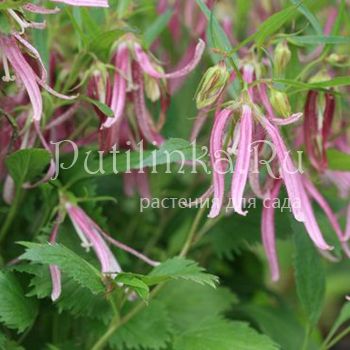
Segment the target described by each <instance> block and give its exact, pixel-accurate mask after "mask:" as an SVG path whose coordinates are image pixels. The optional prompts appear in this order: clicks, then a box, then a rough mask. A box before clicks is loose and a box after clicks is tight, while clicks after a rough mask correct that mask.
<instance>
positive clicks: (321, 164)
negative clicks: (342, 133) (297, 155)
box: [304, 91, 335, 172]
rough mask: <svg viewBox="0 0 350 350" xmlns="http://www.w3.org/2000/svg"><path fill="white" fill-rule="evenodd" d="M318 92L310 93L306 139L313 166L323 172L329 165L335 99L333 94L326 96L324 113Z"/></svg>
mask: <svg viewBox="0 0 350 350" xmlns="http://www.w3.org/2000/svg"><path fill="white" fill-rule="evenodd" d="M319 95H320V94H319V93H318V92H317V91H310V92H309V93H308V96H307V100H306V105H305V113H304V115H305V120H304V138H305V147H306V151H307V154H308V156H309V159H310V161H311V164H312V165H313V166H314V167H315V169H316V170H318V171H320V172H323V171H324V170H325V169H326V168H327V165H328V161H327V155H326V149H327V143H328V138H329V136H330V133H331V130H332V129H331V126H332V121H333V118H334V113H335V98H334V96H333V94H332V93H331V92H326V93H325V94H324V100H325V107H324V111H323V112H321V111H319V108H318V97H319Z"/></svg>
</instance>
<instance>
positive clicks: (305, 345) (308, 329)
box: [301, 323, 311, 350]
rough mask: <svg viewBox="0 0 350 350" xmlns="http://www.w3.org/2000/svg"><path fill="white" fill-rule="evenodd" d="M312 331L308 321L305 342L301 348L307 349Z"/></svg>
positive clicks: (302, 349)
mask: <svg viewBox="0 0 350 350" xmlns="http://www.w3.org/2000/svg"><path fill="white" fill-rule="evenodd" d="M310 333H311V327H310V324H309V323H308V324H307V326H306V330H305V338H304V342H303V346H302V348H301V350H307V347H308V344H309V336H310Z"/></svg>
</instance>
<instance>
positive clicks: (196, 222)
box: [179, 206, 206, 257]
mask: <svg viewBox="0 0 350 350" xmlns="http://www.w3.org/2000/svg"><path fill="white" fill-rule="evenodd" d="M205 209H206V208H205V207H204V206H203V207H202V208H200V209H199V210H198V212H197V215H196V217H195V219H194V221H193V224H192V226H191V229H190V232H189V234H188V236H187V239H186V242H185V244H184V246H183V248H182V250H181V252H180V254H179V256H181V257H184V256H186V255H187V253H188V252H189V250H190V249H191V245H192V243H193V239H194V236H195V234H196V232H197V228H198V226H199V223H200V221H201V219H202V216H203V214H204V212H205Z"/></svg>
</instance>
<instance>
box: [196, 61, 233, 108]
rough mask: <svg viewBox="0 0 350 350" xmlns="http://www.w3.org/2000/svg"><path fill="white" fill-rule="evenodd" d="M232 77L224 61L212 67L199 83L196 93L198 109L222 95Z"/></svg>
mask: <svg viewBox="0 0 350 350" xmlns="http://www.w3.org/2000/svg"><path fill="white" fill-rule="evenodd" d="M229 77H230V73H229V72H228V71H227V68H226V65H225V63H224V62H220V63H219V64H217V65H215V66H213V67H210V68H209V69H208V70H207V71H206V72H205V73H204V76H203V78H202V80H201V82H200V84H199V87H198V90H197V93H196V97H195V98H196V104H197V108H198V109H202V108H204V107H208V106H210V105H212V104H213V103H214V102H215V101H216V100H217V99H218V98H219V96H220V95H221V93H222V91H223V90H224V88H225V86H226V83H227V81H228V79H229Z"/></svg>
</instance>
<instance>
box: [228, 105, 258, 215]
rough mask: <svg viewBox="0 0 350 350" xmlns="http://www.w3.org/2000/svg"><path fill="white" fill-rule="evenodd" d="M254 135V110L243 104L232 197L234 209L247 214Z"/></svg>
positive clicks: (241, 213)
mask: <svg viewBox="0 0 350 350" xmlns="http://www.w3.org/2000/svg"><path fill="white" fill-rule="evenodd" d="M252 135H253V118H252V110H251V108H250V107H249V106H248V105H243V107H242V118H241V127H240V131H239V144H238V153H237V160H236V166H235V170H234V174H233V177H232V183H231V198H232V205H233V209H234V210H235V212H236V213H238V214H240V215H246V214H247V211H242V201H243V194H244V189H245V186H246V183H247V179H248V173H249V164H250V146H251V143H252Z"/></svg>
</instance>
